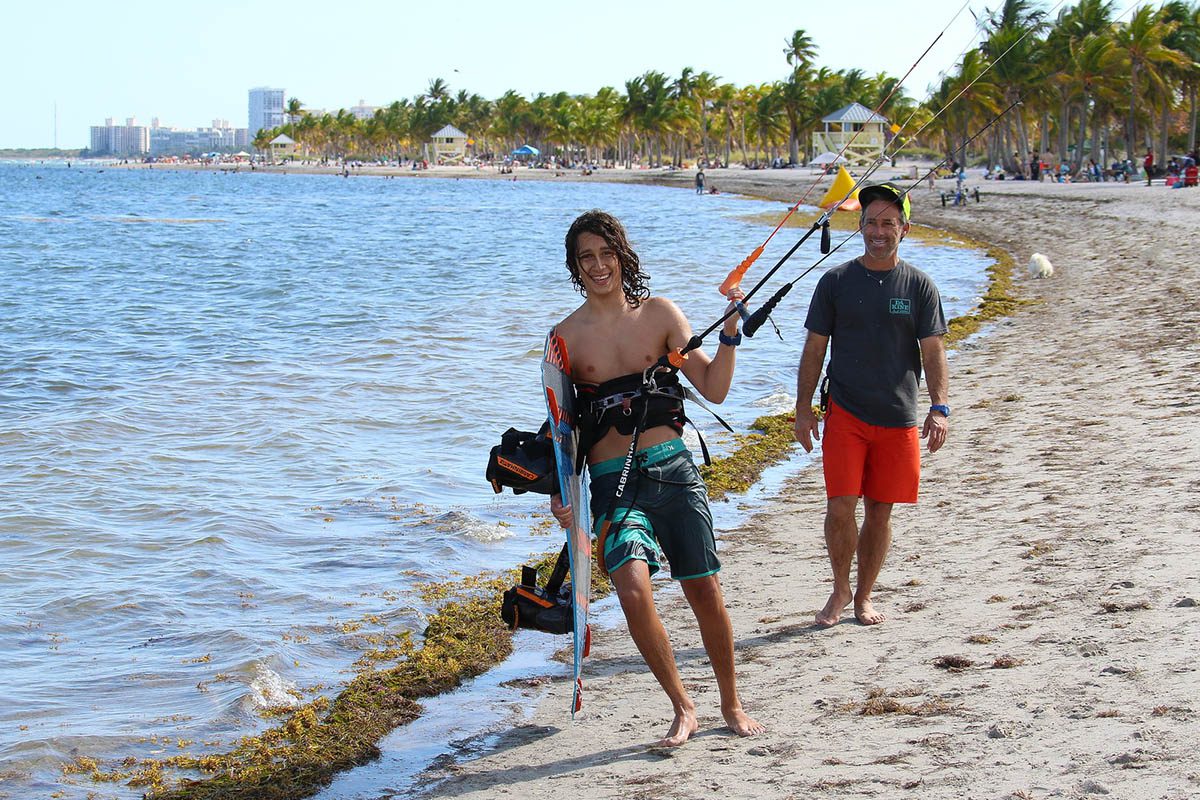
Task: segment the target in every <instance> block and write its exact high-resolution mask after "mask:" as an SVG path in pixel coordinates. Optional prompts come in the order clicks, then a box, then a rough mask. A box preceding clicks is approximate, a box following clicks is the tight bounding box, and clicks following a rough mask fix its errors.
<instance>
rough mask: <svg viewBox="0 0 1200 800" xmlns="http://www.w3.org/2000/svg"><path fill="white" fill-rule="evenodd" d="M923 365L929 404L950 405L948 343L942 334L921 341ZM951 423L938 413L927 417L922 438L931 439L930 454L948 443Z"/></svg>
mask: <svg viewBox="0 0 1200 800" xmlns="http://www.w3.org/2000/svg"><path fill="white" fill-rule="evenodd" d="M920 344H921V363H922V364H923V365H924V368H925V385H926V386H927V387H928V388H929V404H930V405H934V406H943V405H949V404H950V376H949V367H948V366H947V365H946V342H945V339H944V338H943V336H942V335H941V334H938V335H936V336H926V337H925V338H924V339H921V340H920ZM949 429H950V421H949V420H948V419H947V418H946V417H944V416H942V415H941V414H940V413H938V412H937V411H932V410H931V411H930V412H929V413H928V414H926V415H925V425H924V426H923V427H922V428H921V438H922V439H926V438H927V439H929V452H931V453H936V452H937V451H938V449H939V448H940V447H941V446H942V445H943V444H945V443H946V434H947V433H948V432H949Z"/></svg>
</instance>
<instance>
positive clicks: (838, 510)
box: [795, 183, 950, 627]
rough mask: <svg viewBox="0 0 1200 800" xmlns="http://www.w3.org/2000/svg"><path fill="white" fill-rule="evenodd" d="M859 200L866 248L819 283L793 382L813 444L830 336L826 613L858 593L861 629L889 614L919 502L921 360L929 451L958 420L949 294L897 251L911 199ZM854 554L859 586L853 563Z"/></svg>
mask: <svg viewBox="0 0 1200 800" xmlns="http://www.w3.org/2000/svg"><path fill="white" fill-rule="evenodd" d="M858 199H859V202H860V203H861V205H862V217H861V219H860V222H859V225H860V230H861V232H862V237H863V244H864V249H865V252H864V253H863V254H862V255H861V256H859V257H858V258H856V259H854V260H853V261H850V262H849V263H846V264H842V265H841V266H839V267H835V268H834V269H831V270H829V271H828V272H826V273H825V274H824V275H823V276H822V277H821V280H820V281H819V282H818V283H817V288H816V290H815V291H814V292H813V298H812V302H811V303H810V304H809V309H808V319H807V320H806V321H805V323H804V326H805V327H806V328H808V338H807V339H806V340H805V343H804V352H803V354H802V355H801V357H800V369H799V377H798V378H797V381H796V423H795V434H796V439H797V440H798V441H799V442H800V444H801V445H802V446H803V447H804V449H805V450H807V451H809V452H812V448H813V443H812V440H813V438H817V439H820V438H821V436H820V431H819V419H818V417H817V415H816V414H815V413H813V409H812V396H813V392H814V391H815V390H816V388H817V380H818V378H820V375H821V366H822V364H823V363H824V362H825V353H826V349H827V347H828V346H829V344H830V341H831V340H832V344H833V348H832V349H833V353H832V356H831V357H830V360H829V366H828V367H827V369H826V372H825V374H826V380H827V381H828V394H826V392H825V391H822V407H823V410H824V411H825V414H824V421H825V438H824V441H823V443H822V446H821V453H822V456H823V465H824V472H825V494H826V498H827V504H826V509H825V544H826V546H827V547H828V549H829V561H830V564H831V566H832V567H833V592H832V594H830V596H829V600H828V601H827V602H826V603H825V607H824V608H822V609H821V611H820V612H819V613H818V614H817V618H816V622H817V624H818V625H820V626H822V627H828V626H831V625H835V624H836V623H837V622H838V620H839V619H840V618H841V614H842V611H843V610H844V609H845V608H846V606H848V605H849V604H850V602H851V601H853V602H854V616H855V618H856V619H857V620H858V621H859V622H860V623H862V624H863V625H875V624H878V623H880V622H883V620H884V615H883V614H881V613H880V612H879V611H877V610H876V609H875V608H874V606H873V605H872V603H871V590H872V589H873V588H874V586H875V580H876V578H878V577H879V571H880V569H882V567H883V560H884V558H885V557H886V556H887V551H888V547H889V546H890V545H891V541H892V525H891V515H892V506H893V505H894V504H895V503H915V502H917V487H918V484H919V483H920V475H921V447H920V442H919V440H918V433H917V425H918V419H919V417H920V416H921V414H920V412H919V410H918V403H917V389H918V384H919V383H920V380H921V372H922V366H924V372H925V383H926V385H927V388H928V390H929V400H930V406H929V411H928V413H926V414H924V415H923V416H924V422H923V423H922V424H921V430H920V437H921V438H923V439H928V446H929V452H930V453H934V452H937V450H938V448H940V447H941V446H942V445H943V444H944V443H945V441H946V433H947V429H948V418H949V416H950V407H949V405H947V403H948V402H949V401H948V394H947V392H948V377H947V368H946V350H945V346H944V342H943V337H944V336H945V334H946V331H947V328H946V317H945V314H944V313H943V311H942V301H941V297H940V296H939V294H938V290H937V287H936V286H934V284H933V281H932V280H931V279H930V278H929V276H928V275H926V274H925V273H924V272H921V271H920V270H919V269H917V268H915V267H913V266H912V265H911V264H909V263H908V262H906V261H904V260H903V259H901V258H900V256H899V253H898V250H899V247H900V242H902V241H903V240H904V237H905V235H906V234H907V233H908V230H909V217H910V212H911V210H910V206H909V201H908V195H907V194H906V193H904V192H903V191H902V190H901V189H899V188H898V187H897V186H895V185H894V184H891V183H883V184H879V185H876V186H868V187H867V188H865V189H863V190H862V191H860V192H859V195H858ZM826 398H827V400H826ZM859 497H862V498H863V523H862V527H861V529H860V528H859V526H858V520H857V509H858V498H859ZM856 555H857V558H858V572H857V576H856V577H857V580H856V584H855V585H854V587H853V588H852V587H851V584H850V565H851V563H852V562H853V561H854V558H855V556H856Z"/></svg>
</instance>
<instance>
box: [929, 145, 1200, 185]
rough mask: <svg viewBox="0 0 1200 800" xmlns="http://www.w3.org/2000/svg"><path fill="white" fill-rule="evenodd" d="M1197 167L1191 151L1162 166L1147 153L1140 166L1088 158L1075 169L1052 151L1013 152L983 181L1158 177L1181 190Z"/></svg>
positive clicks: (1199, 155) (1199, 161)
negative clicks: (1104, 163)
mask: <svg viewBox="0 0 1200 800" xmlns="http://www.w3.org/2000/svg"><path fill="white" fill-rule="evenodd" d="M1198 166H1200V152H1197V151H1196V150H1193V151H1192V152H1190V153H1188V154H1187V155H1184V156H1172V157H1171V158H1170V159H1169V160H1168V161H1167V163H1166V164H1165V165H1162V166H1158V165H1157V164H1156V162H1155V158H1154V151H1153V150H1151V149H1147V150H1146V154H1145V156H1143V157H1142V159H1141V167H1140V170H1139V166H1138V164H1137V163H1136V162H1135V161H1134V159H1132V158H1129V157H1126V158H1123V159H1114V160H1113V161H1112V162H1111V163H1109V164H1108V165H1107V166H1105V165H1102V164H1100V163H1098V162H1097V161H1096V159H1095V158H1089V159H1088V160H1087V163H1086V164H1080V165H1079V167H1078V168H1075V167H1073V166H1072V163H1071V162H1069V161H1064V160H1062V159H1059V158H1056V157H1055V154H1054V153H1053V152H1052V151H1047V152H1046V153H1045V154H1038V153H1034V154H1032V155H1031V156H1030V157H1029V161H1028V162H1026V161H1025V160H1024V159H1022V158H1021V157H1020V155H1019V154H1018V153H1013V154H1012V158H1011V159H1010V160H1009V162H1008V164H1007V166H1001V165H998V164H997V165H992V164H989V165H988V166H986V167H985V168H984V170H983V175H982V177H983V179H984V180H989V181H990V180H998V181H1003V180H1015V181H1025V180H1029V181H1039V182H1043V183H1044V182H1047V181H1049V182H1051V183H1078V182H1090V183H1106V182H1109V181H1112V182H1117V183H1130V182H1132V181H1134V180H1145V181H1146V185H1147V186H1152V185H1153V183H1154V181H1155V180H1156V179H1159V178H1161V179H1162V180H1163V183H1165V184H1166V185H1167V186H1170V187H1175V188H1184V187H1191V186H1196V185H1197V169H1198ZM962 170H963V167H961V166H960V165H959V164H958V163H957V162H955V163H954V165H953V166H952V167H951V172H952V174H953V175H955V176H957V175H958V174H960V172H961V171H962Z"/></svg>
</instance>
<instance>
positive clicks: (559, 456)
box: [542, 330, 592, 717]
mask: <svg viewBox="0 0 1200 800" xmlns="http://www.w3.org/2000/svg"><path fill="white" fill-rule="evenodd" d="M542 388H543V390H544V393H545V395H546V411H547V413H548V415H549V418H550V434H551V440H552V441H553V442H554V460H555V464H556V469H557V471H558V488H559V491H560V493H561V495H562V501H563V503H564V504H566V505H570V506H571V511H572V514H573V519H572V526H571V528H570V529H569V530H567V531H566V534H567V552H568V555H569V556H570V560H571V600H572V608H573V611H574V637H575V674H574V683H573V687H574V688H573V691H572V697H571V716H572V717H574V716H575V712H576V711H578V710H579V709H580V708H582V707H583V680H582V678H581V677H580V676H581V674H582V671H583V659H584V657H585V656H587V654H588V651H589V650H590V649H591V630H590V629H589V628H588V622H587V617H588V601H589V597H590V594H591V586H592V536H591V516H590V513H589V505H588V504H589V500H588V489H587V484H586V483H584V481H583V479H582V475H581V473H582V471H583V465H582V463H581V464H580V465H579V469H578V470H577V469H576V466H575V463H576V458H577V456H578V453H579V426H578V424H577V423H578V420H577V417H576V414H577V409H576V407H575V406H576V400H575V386H574V384H573V383H572V382H571V363H570V361H569V360H568V358H567V343H566V342H564V341H563V338H562V337H561V336H559V335H558V332H557V330H551V331H550V333H549V335H548V336H546V352H545V357H544V358H543V360H542Z"/></svg>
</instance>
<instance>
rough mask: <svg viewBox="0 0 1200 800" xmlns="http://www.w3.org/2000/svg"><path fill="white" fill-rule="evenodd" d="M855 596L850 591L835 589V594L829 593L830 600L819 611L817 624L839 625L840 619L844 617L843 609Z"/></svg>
mask: <svg viewBox="0 0 1200 800" xmlns="http://www.w3.org/2000/svg"><path fill="white" fill-rule="evenodd" d="M852 599H853V596H852V595H851V594H850V592H849V591H845V592H842V591H839V590H837V589H834V590H833V594H831V595H829V601H828V602H827V603H825V607H824V608H822V609H821V610H820V611H819V612H817V624H818V625H820V626H821V627H822V628H828V627H830V626H832V625H837V623H838V620H839V619H841V618H842V611H843V610H845V608H846V606H848V605H850V601H851V600H852Z"/></svg>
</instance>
